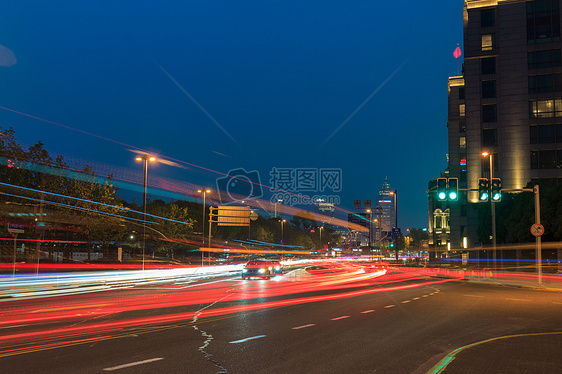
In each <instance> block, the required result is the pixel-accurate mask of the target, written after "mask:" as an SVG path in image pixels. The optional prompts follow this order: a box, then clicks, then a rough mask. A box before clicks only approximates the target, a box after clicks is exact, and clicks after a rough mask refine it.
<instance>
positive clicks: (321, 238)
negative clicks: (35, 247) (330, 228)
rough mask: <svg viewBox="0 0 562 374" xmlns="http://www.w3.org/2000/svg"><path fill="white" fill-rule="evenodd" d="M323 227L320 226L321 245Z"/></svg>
mask: <svg viewBox="0 0 562 374" xmlns="http://www.w3.org/2000/svg"><path fill="white" fill-rule="evenodd" d="M323 228H324V226H320V227H319V229H320V246H322V229H323Z"/></svg>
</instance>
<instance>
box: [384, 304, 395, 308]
mask: <svg viewBox="0 0 562 374" xmlns="http://www.w3.org/2000/svg"><path fill="white" fill-rule="evenodd" d="M395 306H396V305H387V306H385V308H392V307H395Z"/></svg>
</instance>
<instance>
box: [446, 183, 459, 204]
mask: <svg viewBox="0 0 562 374" xmlns="http://www.w3.org/2000/svg"><path fill="white" fill-rule="evenodd" d="M447 197H448V198H449V200H450V201H457V200H458V199H459V180H458V178H449V180H448V181H447Z"/></svg>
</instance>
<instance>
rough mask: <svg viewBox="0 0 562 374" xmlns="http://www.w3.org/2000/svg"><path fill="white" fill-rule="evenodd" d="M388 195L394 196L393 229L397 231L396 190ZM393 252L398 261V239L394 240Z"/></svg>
mask: <svg viewBox="0 0 562 374" xmlns="http://www.w3.org/2000/svg"><path fill="white" fill-rule="evenodd" d="M390 193H391V194H393V195H394V227H395V228H396V229H398V190H394V192H393V191H391V192H390ZM394 250H395V251H396V261H398V238H394Z"/></svg>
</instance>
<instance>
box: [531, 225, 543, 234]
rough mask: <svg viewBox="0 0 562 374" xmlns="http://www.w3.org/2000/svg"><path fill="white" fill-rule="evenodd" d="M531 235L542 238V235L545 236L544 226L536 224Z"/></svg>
mask: <svg viewBox="0 0 562 374" xmlns="http://www.w3.org/2000/svg"><path fill="white" fill-rule="evenodd" d="M531 234H533V235H534V236H541V235H542V234H544V227H543V225H541V224H540V223H535V224H534V225H533V226H531Z"/></svg>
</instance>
